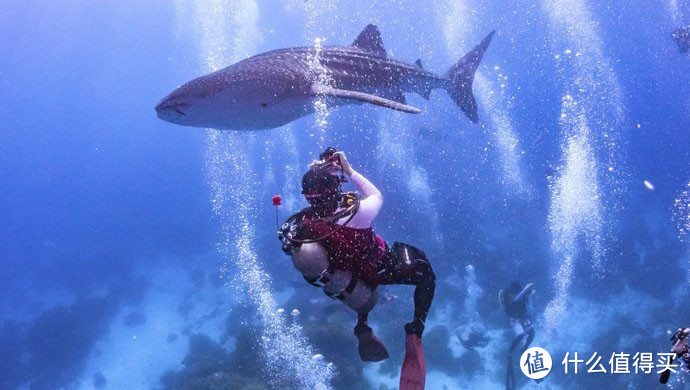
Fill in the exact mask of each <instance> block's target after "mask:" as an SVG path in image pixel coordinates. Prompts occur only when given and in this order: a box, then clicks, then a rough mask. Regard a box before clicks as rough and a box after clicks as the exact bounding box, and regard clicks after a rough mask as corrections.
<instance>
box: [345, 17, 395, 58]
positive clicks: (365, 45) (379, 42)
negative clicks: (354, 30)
mask: <svg viewBox="0 0 690 390" xmlns="http://www.w3.org/2000/svg"><path fill="white" fill-rule="evenodd" d="M352 46H355V47H358V48H360V49H362V50H366V51H368V52H371V53H374V54H376V55H378V56H379V57H387V54H386V48H385V47H383V39H381V32H380V31H379V28H378V27H376V26H375V25H373V24H370V25H368V26H366V27H364V30H362V32H361V33H359V35H358V36H357V39H355V41H354V42H352Z"/></svg>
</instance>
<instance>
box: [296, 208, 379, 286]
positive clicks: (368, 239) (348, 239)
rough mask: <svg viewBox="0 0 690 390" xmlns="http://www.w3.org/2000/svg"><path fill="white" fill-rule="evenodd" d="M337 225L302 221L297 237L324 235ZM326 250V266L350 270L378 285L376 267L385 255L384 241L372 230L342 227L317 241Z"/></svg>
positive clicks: (368, 281) (366, 280) (372, 284)
mask: <svg viewBox="0 0 690 390" xmlns="http://www.w3.org/2000/svg"><path fill="white" fill-rule="evenodd" d="M337 227H338V226H337V225H336V224H335V223H333V222H328V221H323V220H321V221H319V220H316V221H308V220H307V221H303V222H302V223H301V224H300V228H301V229H300V230H301V232H300V236H301V237H300V238H316V237H321V236H324V235H326V234H328V233H330V232H332V231H333V229H335V228H337ZM319 244H321V245H322V246H323V247H324V248H325V249H326V252H327V253H328V260H329V263H330V265H331V266H332V267H333V268H335V269H340V270H344V271H350V272H352V274H353V276H355V277H357V278H358V279H361V280H363V281H365V282H367V283H369V284H370V285H371V286H372V287H376V286H377V285H379V283H380V282H379V277H378V276H379V275H378V274H377V270H378V269H379V265H380V263H381V260H382V259H383V257H384V256H385V255H386V250H387V249H386V243H385V242H384V241H383V239H382V238H381V237H380V236H378V235H377V234H375V233H374V229H372V228H368V229H355V228H351V227H348V226H342V227H340V229H338V231H337V232H335V233H333V234H331V235H330V236H328V237H327V238H325V239H324V240H323V241H319Z"/></svg>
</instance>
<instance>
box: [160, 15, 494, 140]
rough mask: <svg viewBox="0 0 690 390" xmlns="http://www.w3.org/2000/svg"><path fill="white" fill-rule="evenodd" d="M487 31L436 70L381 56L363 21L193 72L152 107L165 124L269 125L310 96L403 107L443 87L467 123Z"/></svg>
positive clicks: (375, 32)
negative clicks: (307, 43) (303, 43)
mask: <svg viewBox="0 0 690 390" xmlns="http://www.w3.org/2000/svg"><path fill="white" fill-rule="evenodd" d="M493 35H494V32H493V31H492V32H491V33H490V34H489V35H487V36H486V37H485V38H484V40H482V42H481V43H480V44H479V45H477V46H476V47H475V48H474V49H472V51H470V52H469V53H467V54H466V55H465V56H464V57H462V58H461V59H460V60H459V61H458V62H457V63H456V64H455V65H453V66H452V67H451V68H450V69H449V70H448V72H447V73H446V74H445V75H443V76H441V75H437V74H435V73H432V72H428V71H426V70H424V69H423V68H422V63H421V61H420V60H417V61H416V62H415V63H414V64H408V63H405V62H401V61H396V60H394V59H392V58H390V57H388V55H387V54H386V49H385V48H384V47H383V40H382V39H381V33H380V32H379V29H378V28H377V27H376V26H374V25H373V24H370V25H368V26H367V27H365V28H364V30H363V31H362V32H361V33H360V34H359V36H358V37H357V39H355V41H354V42H352V45H350V46H323V47H320V48H318V51H317V48H316V47H313V46H312V47H291V48H287V49H280V50H273V51H269V52H266V53H263V54H259V55H256V56H253V57H250V58H247V59H246V60H243V61H240V62H238V63H236V64H234V65H230V66H228V67H227V68H224V69H221V70H218V71H216V72H213V73H211V74H208V75H205V76H201V77H199V78H196V79H194V80H192V81H190V82H188V83H186V84H184V85H182V86H180V87H178V88H177V89H175V90H174V91H173V92H172V93H170V94H169V95H168V96H167V97H165V98H164V99H163V100H162V101H161V102H160V103H159V104H158V105H157V106H156V112H157V114H158V117H159V118H161V119H163V120H165V121H168V122H172V123H176V124H179V125H183V126H192V127H210V128H214V129H220V130H261V129H272V128H276V127H279V126H282V125H285V124H287V123H290V122H292V121H294V120H296V119H298V118H301V117H303V116H305V115H308V114H311V113H313V112H314V110H315V108H314V102H315V101H317V100H322V99H325V100H326V102H327V103H328V104H330V105H333V106H342V105H346V104H361V103H369V104H374V105H377V106H381V107H386V108H390V109H393V110H397V111H403V112H407V113H413V114H416V113H419V112H421V111H420V110H419V109H418V108H416V107H413V106H411V105H408V104H407V101H406V100H405V95H404V94H405V93H412V92H414V93H418V94H420V95H421V96H422V97H424V98H425V99H429V95H430V93H431V91H432V90H433V89H438V88H441V89H445V90H446V91H448V93H449V94H450V97H451V98H452V99H453V101H455V104H457V105H458V106H459V107H460V108H461V109H462V111H463V112H465V114H466V115H467V116H468V117H469V118H470V120H471V121H472V122H474V123H476V122H478V121H479V116H478V114H477V102H476V101H475V98H474V95H473V94H472V82H473V80H474V73H475V72H476V70H477V67H478V66H479V63H480V61H481V60H482V57H483V56H484V52H485V51H486V48H487V47H488V46H489V43H490V42H491V38H492V37H493Z"/></svg>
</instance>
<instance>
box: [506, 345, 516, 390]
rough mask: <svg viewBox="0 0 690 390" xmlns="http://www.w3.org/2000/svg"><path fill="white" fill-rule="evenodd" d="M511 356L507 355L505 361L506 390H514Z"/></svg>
mask: <svg viewBox="0 0 690 390" xmlns="http://www.w3.org/2000/svg"><path fill="white" fill-rule="evenodd" d="M512 356H513V355H511V354H508V359H506V390H513V389H514V388H515V374H514V373H513V359H512Z"/></svg>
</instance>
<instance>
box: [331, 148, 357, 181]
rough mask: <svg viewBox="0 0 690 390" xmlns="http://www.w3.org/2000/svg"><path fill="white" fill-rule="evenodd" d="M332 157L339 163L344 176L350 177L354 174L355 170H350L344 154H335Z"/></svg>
mask: <svg viewBox="0 0 690 390" xmlns="http://www.w3.org/2000/svg"><path fill="white" fill-rule="evenodd" d="M333 155H334V156H337V157H338V161H339V162H340V166H341V167H343V172H345V174H346V175H348V176H352V174H353V173H355V170H354V169H352V166H351V165H350V162H349V161H347V157H346V156H345V152H335V153H334V154H333Z"/></svg>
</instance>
